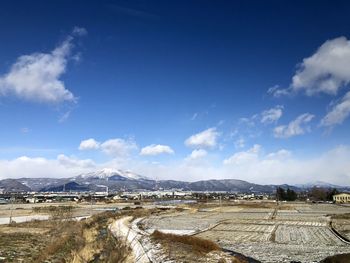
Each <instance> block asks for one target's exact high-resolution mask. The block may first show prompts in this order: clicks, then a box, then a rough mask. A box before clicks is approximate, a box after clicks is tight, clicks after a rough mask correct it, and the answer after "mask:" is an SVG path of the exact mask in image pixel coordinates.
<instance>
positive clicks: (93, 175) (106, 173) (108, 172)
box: [76, 168, 149, 180]
mask: <svg viewBox="0 0 350 263" xmlns="http://www.w3.org/2000/svg"><path fill="white" fill-rule="evenodd" d="M76 178H77V179H99V180H149V179H148V178H147V177H145V176H142V175H139V174H136V173H133V172H131V171H122V170H119V169H112V168H104V169H101V170H97V171H94V172H90V173H84V174H80V175H78V176H77V177H76Z"/></svg>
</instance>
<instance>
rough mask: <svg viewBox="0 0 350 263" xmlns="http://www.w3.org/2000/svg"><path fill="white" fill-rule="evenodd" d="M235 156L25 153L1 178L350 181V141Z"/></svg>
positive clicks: (0, 163) (1, 164)
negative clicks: (99, 158)
mask: <svg viewBox="0 0 350 263" xmlns="http://www.w3.org/2000/svg"><path fill="white" fill-rule="evenodd" d="M198 153H200V152H198ZM194 155H196V154H194ZM233 156H234V157H232V156H231V157H232V158H231V157H230V158H228V160H230V161H226V162H224V164H222V165H216V164H215V162H213V161H210V162H209V161H208V160H207V158H205V159H203V161H200V159H199V160H198V161H191V162H189V161H188V159H187V158H186V159H185V160H179V161H174V162H171V163H167V164H161V163H158V164H157V163H148V162H143V161H142V162H140V161H137V160H132V159H129V160H126V161H125V159H123V160H122V161H121V160H120V159H118V158H113V159H112V160H111V161H109V162H105V163H94V162H93V161H91V160H89V159H87V160H80V159H77V158H74V157H67V156H65V155H59V156H57V158H56V159H46V158H42V157H35V158H32V157H26V156H23V157H19V158H15V159H11V160H0V178H20V177H55V178H62V177H71V176H76V175H78V174H81V173H84V172H90V171H93V170H96V169H101V168H106V167H107V168H117V169H124V170H128V169H131V170H132V171H133V172H136V173H138V174H141V175H144V176H148V177H149V178H155V177H156V178H157V179H173V180H185V181H194V180H207V179H224V178H226V179H241V180H246V181H249V182H253V183H259V184H281V183H289V184H291V183H293V184H295V183H306V182H310V181H318V180H319V181H326V182H330V183H334V184H340V185H349V182H350V162H349V159H350V147H349V146H342V145H341V146H338V147H335V148H334V149H331V150H329V151H327V152H324V153H320V154H319V155H317V156H314V157H308V158H306V157H303V158H302V159H296V158H294V157H293V156H292V155H291V154H290V152H289V151H288V150H286V149H281V150H278V151H276V152H272V153H267V154H263V150H262V148H261V146H259V145H255V146H254V147H252V148H251V149H249V150H247V151H242V152H239V153H236V154H234V155H233ZM214 160H215V159H214Z"/></svg>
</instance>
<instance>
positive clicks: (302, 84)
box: [268, 37, 350, 96]
mask: <svg viewBox="0 0 350 263" xmlns="http://www.w3.org/2000/svg"><path fill="white" fill-rule="evenodd" d="M349 83H350V41H349V40H347V39H346V38H345V37H338V38H335V39H332V40H327V41H326V42H325V43H324V44H323V45H322V46H321V47H319V48H318V50H317V51H316V52H315V53H314V54H313V55H312V56H310V57H308V58H305V59H303V62H302V63H301V64H300V65H299V66H298V69H297V71H296V73H295V75H294V76H293V78H292V83H291V84H290V87H289V88H288V89H279V88H278V87H277V86H275V87H273V88H270V89H269V91H268V93H271V94H273V95H275V96H280V95H286V94H291V93H297V92H305V93H306V95H308V96H312V95H315V94H318V93H326V94H330V95H336V94H337V93H338V91H339V89H340V88H342V87H344V86H346V85H348V84H349Z"/></svg>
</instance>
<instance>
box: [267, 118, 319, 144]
mask: <svg viewBox="0 0 350 263" xmlns="http://www.w3.org/2000/svg"><path fill="white" fill-rule="evenodd" d="M314 117H315V116H314V115H312V114H310V113H304V114H301V115H299V116H298V117H297V118H296V119H295V120H293V121H291V122H290V123H289V124H288V125H280V126H277V127H276V128H275V129H274V136H275V137H276V138H289V137H293V136H297V135H302V134H304V133H306V132H310V130H311V128H310V126H309V125H308V123H309V122H310V121H312V119H313V118H314Z"/></svg>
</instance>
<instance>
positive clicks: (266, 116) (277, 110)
mask: <svg viewBox="0 0 350 263" xmlns="http://www.w3.org/2000/svg"><path fill="white" fill-rule="evenodd" d="M282 114H283V106H282V105H277V106H276V107H274V108H271V109H268V110H265V111H263V112H262V113H261V120H260V121H261V123H263V124H270V123H275V122H277V121H278V120H279V119H280V118H281V117H282Z"/></svg>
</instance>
